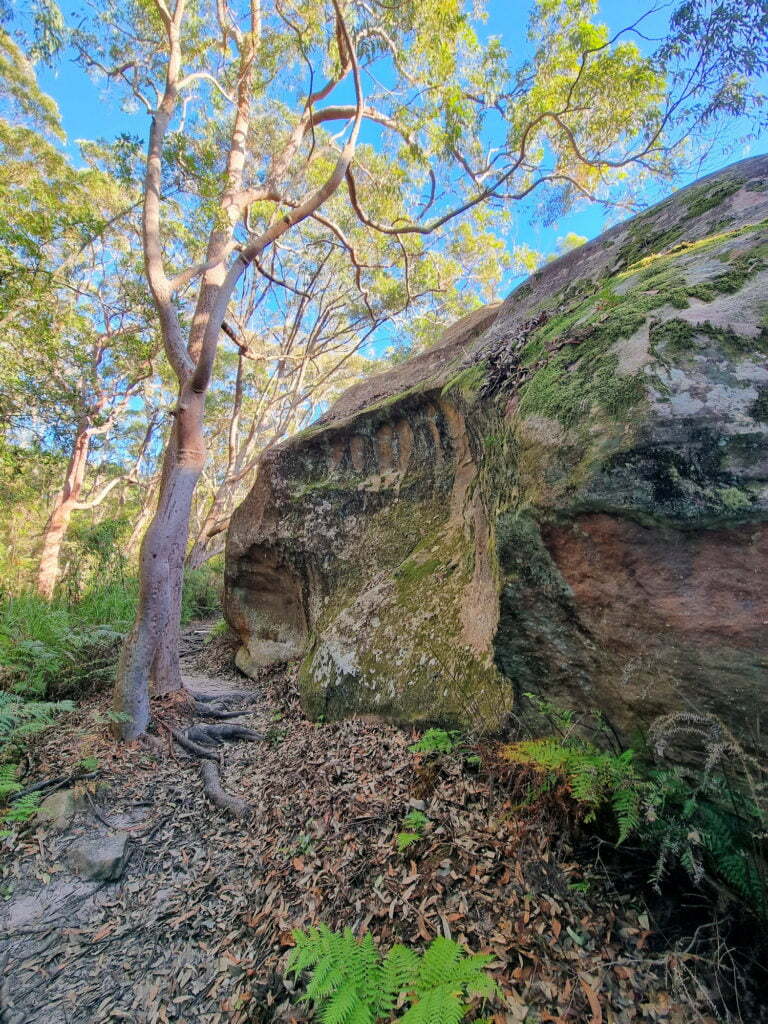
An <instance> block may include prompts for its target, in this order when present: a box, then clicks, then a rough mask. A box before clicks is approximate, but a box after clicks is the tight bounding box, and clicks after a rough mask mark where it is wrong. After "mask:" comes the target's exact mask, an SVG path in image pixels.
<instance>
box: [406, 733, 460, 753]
mask: <svg viewBox="0 0 768 1024" xmlns="http://www.w3.org/2000/svg"><path fill="white" fill-rule="evenodd" d="M460 742H461V733H459V732H456V731H455V730H453V729H452V730H450V731H446V730H445V729H427V731H426V732H425V733H424V735H423V736H422V737H421V739H420V740H419V741H418V742H417V743H413V744H411V746H410V747H409V748H408V749H409V750H411V751H412V752H413V753H414V754H450V753H452V752H453V751H454V750H455V749H456V747H458V746H459V744H460Z"/></svg>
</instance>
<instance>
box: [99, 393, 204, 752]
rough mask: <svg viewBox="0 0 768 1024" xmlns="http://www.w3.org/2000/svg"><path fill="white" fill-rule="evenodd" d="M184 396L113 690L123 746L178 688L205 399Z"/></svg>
mask: <svg viewBox="0 0 768 1024" xmlns="http://www.w3.org/2000/svg"><path fill="white" fill-rule="evenodd" d="M185 392H187V389H184V392H183V393H182V398H181V400H180V401H179V407H178V409H179V411H178V413H177V418H176V426H175V429H174V431H173V433H172V435H171V438H170V441H169V443H168V447H167V448H166V452H165V460H164V463H163V473H162V477H161V480H160V493H159V497H158V502H157V509H156V511H155V514H154V517H153V519H152V522H151V524H150V526H149V528H148V530H147V533H146V535H145V537H144V540H143V542H142V545H141V553H140V555H139V580H140V589H139V604H138V608H137V612H136V620H135V623H134V626H133V629H132V630H131V632H130V633H129V635H128V636H127V637H126V640H125V643H124V644H123V649H122V653H121V656H120V662H119V665H118V670H117V681H116V684H115V701H114V709H115V711H117V712H118V713H119V714H120V715H121V721H120V722H119V727H118V732H119V733H120V736H121V737H122V738H123V739H125V740H132V739H136V738H137V737H139V736H141V735H143V734H144V733H145V732H146V731H147V727H148V725H149V720H150V707H149V698H150V691H151V692H152V694H153V695H162V694H166V693H171V692H173V691H175V690H179V689H181V688H182V679H181V668H180V665H179V633H180V621H181V588H182V581H183V571H184V555H185V552H186V547H187V540H188V537H189V520H190V514H191V510H192V496H193V494H194V490H195V486H196V484H197V481H198V479H199V478H200V474H201V473H202V471H203V466H204V464H205V439H204V435H203V407H204V400H205V395H204V394H194V395H190V394H188V393H185Z"/></svg>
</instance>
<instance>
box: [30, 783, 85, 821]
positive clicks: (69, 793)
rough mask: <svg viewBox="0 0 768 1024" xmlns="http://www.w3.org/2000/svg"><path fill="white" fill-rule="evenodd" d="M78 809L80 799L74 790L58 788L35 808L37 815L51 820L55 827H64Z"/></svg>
mask: <svg viewBox="0 0 768 1024" xmlns="http://www.w3.org/2000/svg"><path fill="white" fill-rule="evenodd" d="M79 809H80V801H79V800H78V798H77V796H76V795H75V793H74V791H73V790H71V789H60V790H58V791H57V792H56V793H51V795H50V796H47V797H46V798H45V800H43V802H42V803H41V804H40V806H39V808H38V810H37V817H38V818H39V819H41V820H43V821H51V822H53V824H54V825H55V826H56V828H66V827H67V825H68V824H69V823H70V821H71V820H72V818H73V817H74V816H75V812H76V811H78V810H79Z"/></svg>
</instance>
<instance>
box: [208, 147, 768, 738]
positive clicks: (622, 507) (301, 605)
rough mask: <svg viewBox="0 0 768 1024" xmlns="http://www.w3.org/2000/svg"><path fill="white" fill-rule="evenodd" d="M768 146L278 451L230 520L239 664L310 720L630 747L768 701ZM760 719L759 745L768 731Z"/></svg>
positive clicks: (343, 404) (592, 245) (743, 726)
mask: <svg viewBox="0 0 768 1024" xmlns="http://www.w3.org/2000/svg"><path fill="white" fill-rule="evenodd" d="M767 218H768V157H757V158H753V159H750V160H745V161H742V162H741V163H738V164H734V165H733V166H731V167H729V168H727V169H726V170H725V171H722V172H720V173H718V174H716V175H713V176H710V177H709V178H707V179H704V180H703V181H701V182H699V183H697V184H695V185H693V186H690V187H689V188H686V189H684V190H682V191H680V192H678V193H676V194H675V195H674V196H672V197H671V198H670V199H667V200H666V201H664V202H663V203H661V204H659V205H658V206H656V207H654V208H653V209H651V210H649V211H648V212H647V213H644V214H641V215H640V216H639V217H636V218H634V219H633V220H631V221H629V222H627V223H626V224H623V225H619V226H617V227H615V228H612V229H611V230H610V231H608V232H606V233H605V234H603V235H602V236H601V237H599V238H597V239H595V240H594V241H592V242H589V243H587V244H586V245H584V246H582V247H581V248H579V249H577V250H575V251H573V252H570V253H568V254H567V255H565V256H563V257H562V258H561V259H559V260H557V261H555V262H553V263H551V264H549V265H547V266H546V267H544V268H543V269H542V270H540V271H539V272H538V273H536V274H535V275H533V276H532V277H531V278H530V279H529V281H527V282H526V283H525V284H523V285H522V286H521V287H519V288H517V289H516V290H515V291H514V292H513V293H512V295H510V297H509V298H508V299H507V300H506V302H504V303H503V304H502V305H501V306H500V307H493V308H490V309H484V310H479V311H478V312H476V313H473V314H471V316H469V317H467V318H465V319H464V320H462V321H460V322H459V323H458V324H456V325H454V326H453V327H452V328H450V329H449V330H448V331H447V332H446V334H445V335H444V336H443V337H442V338H441V339H440V340H439V341H438V343H437V344H436V345H435V346H434V347H433V348H431V349H429V350H427V351H426V352H424V353H422V354H420V355H418V356H416V357H415V358H412V359H410V360H408V361H406V362H404V363H402V364H400V365H398V366H396V367H394V368H392V369H391V370H389V371H387V372H384V373H381V374H379V375H376V376H374V377H371V378H369V379H366V380H364V381H362V382H360V383H359V384H357V385H356V386H354V387H352V388H351V389H349V390H348V391H347V392H346V393H345V394H344V395H342V396H341V398H340V399H339V400H338V401H337V402H336V404H335V405H334V406H333V407H332V408H331V409H330V410H329V412H328V413H326V414H325V416H324V417H322V419H321V420H320V421H318V422H317V423H316V424H314V425H313V426H312V427H311V428H310V429H308V430H306V431H304V432H303V433H302V434H300V435H298V436H297V437H295V438H293V439H291V440H290V441H288V442H286V443H285V444H283V445H282V446H280V447H279V448H277V449H274V450H272V451H271V452H270V453H269V454H268V455H267V456H266V457H265V459H264V461H263V463H262V466H261V468H260V470H259V474H258V477H257V480H256V482H255V484H254V487H253V489H252V491H251V493H250V494H249V495H248V497H247V498H246V500H245V502H244V503H243V504H242V505H241V506H240V508H239V509H238V510H237V511H236V513H235V515H234V516H233V518H232V523H231V526H230V530H229V535H228V541H227V563H226V586H225V607H226V616H227V619H228V621H229V623H230V625H231V626H232V627H233V629H234V630H235V631H236V632H237V634H238V635H239V637H240V640H241V647H240V651H239V654H238V665H239V666H240V667H241V668H242V669H243V670H245V671H246V672H248V671H251V672H253V671H254V670H255V669H256V668H257V667H258V666H260V665H264V664H270V663H273V662H276V661H281V660H287V659H291V658H301V659H302V662H301V671H300V686H301V691H302V695H303V699H304V702H305V705H306V707H307V709H308V710H309V711H310V712H311V713H313V714H315V715H324V716H326V717H330V718H332V717H339V716H342V715H345V714H349V713H352V712H356V713H361V712H364V713H370V712H373V713H377V714H381V715H384V716H387V717H389V718H391V719H394V720H399V721H409V722H419V723H424V724H426V723H440V724H446V725H451V724H455V723H471V724H472V725H474V726H482V727H485V728H488V729H495V728H498V727H500V726H501V725H503V723H504V721H505V719H506V716H508V715H509V714H510V713H513V714H514V713H517V710H519V709H520V707H521V706H522V705H523V704H524V700H523V695H524V694H525V693H526V692H527V691H533V692H536V693H538V694H540V695H542V696H544V697H546V698H548V699H550V700H552V701H555V702H557V703H560V704H565V705H569V706H572V707H577V708H579V709H582V710H584V709H589V708H595V709H598V708H599V709H601V710H602V711H604V712H605V713H606V714H607V715H608V717H609V718H610V720H611V722H612V723H613V724H614V726H615V727H616V728H617V729H618V730H623V732H624V733H625V735H629V734H630V733H631V732H632V730H633V729H634V728H635V727H636V726H637V725H638V724H642V723H647V722H648V721H650V720H651V719H652V718H653V717H655V716H656V715H658V714H659V713H662V712H667V711H674V710H679V709H683V708H692V707H693V708H699V709H701V710H707V711H712V712H714V713H715V714H717V715H719V716H720V717H722V718H723V719H724V720H725V721H726V722H728V723H729V724H730V725H731V726H733V727H734V728H736V729H737V730H738V731H739V733H740V734H741V735H742V736H743V737H745V738H746V739H748V740H750V739H754V740H755V742H756V743H765V742H766V740H765V739H762V740H757V738H756V737H757V735H758V733H759V730H758V729H755V730H754V732H755V736H754V737H753V736H751V735H750V724H751V723H754V722H755V721H756V713H757V712H758V709H759V708H761V707H764V706H765V704H766V695H767V694H768V682H766V680H767V678H768V676H767V673H766V670H767V669H768V588H766V586H765V579H766V573H767V571H768V529H767V528H766V520H767V519H768V446H767V445H766V441H768V365H767V363H766V355H767V354H768V319H767V314H768V309H767V308H766V296H768V219H767ZM762 735H763V736H764V735H765V731H764V730H763V733H762Z"/></svg>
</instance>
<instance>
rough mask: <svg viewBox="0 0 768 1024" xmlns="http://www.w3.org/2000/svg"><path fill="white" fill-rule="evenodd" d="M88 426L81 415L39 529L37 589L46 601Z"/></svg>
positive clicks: (79, 483) (78, 488)
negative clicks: (64, 471)
mask: <svg viewBox="0 0 768 1024" xmlns="http://www.w3.org/2000/svg"><path fill="white" fill-rule="evenodd" d="M88 426H89V421H88V418H87V417H85V416H84V417H82V418H81V419H80V421H79V422H78V424H77V430H76V432H75V439H74V443H73V445H72V453H71V455H70V457H69V464H68V465H67V474H66V477H65V479H64V486H63V487H62V489H61V490H60V491H59V493H58V494H57V496H56V499H55V501H54V505H53V508H52V509H51V514H50V516H49V517H48V522H47V523H46V525H45V530H44V531H43V548H42V552H41V554H40V565H39V568H38V571H37V592H38V594H40V596H41V597H44V598H45V599H46V600H47V601H50V599H51V598H52V597H53V592H54V589H55V587H56V582H57V580H58V578H59V572H60V560H61V547H62V544H63V543H64V538H65V537H66V535H67V530H68V529H69V524H70V521H71V519H72V513H73V512H74V511H75V509H76V508H77V503H78V500H79V498H80V494H81V492H82V489H83V482H84V480H85V470H86V467H87V465H88V449H89V447H90V442H91V435H90V433H89V430H88Z"/></svg>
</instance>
